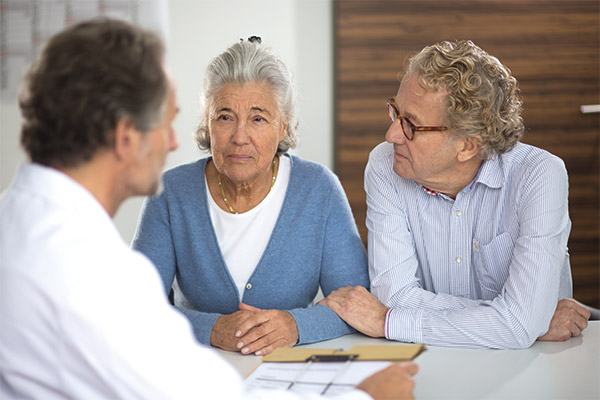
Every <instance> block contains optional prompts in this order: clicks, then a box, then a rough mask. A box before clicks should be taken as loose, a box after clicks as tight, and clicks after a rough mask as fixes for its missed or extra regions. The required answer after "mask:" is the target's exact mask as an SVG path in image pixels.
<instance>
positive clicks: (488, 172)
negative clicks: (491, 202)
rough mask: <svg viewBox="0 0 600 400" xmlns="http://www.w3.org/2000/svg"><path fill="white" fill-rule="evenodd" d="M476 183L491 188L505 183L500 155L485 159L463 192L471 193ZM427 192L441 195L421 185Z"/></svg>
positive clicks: (432, 194)
mask: <svg viewBox="0 0 600 400" xmlns="http://www.w3.org/2000/svg"><path fill="white" fill-rule="evenodd" d="M476 183H482V184H484V185H486V186H488V187H490V188H496V189H497V188H500V187H502V186H503V185H504V174H503V172H502V164H501V162H500V157H499V156H495V157H493V158H491V159H489V160H484V161H483V162H482V163H481V165H480V166H479V171H477V175H476V176H475V179H473V180H472V181H471V183H469V184H468V185H467V186H466V187H465V188H464V189H463V190H461V192H463V193H469V192H471V191H472V190H473V188H474V187H475V184H476ZM421 187H422V188H423V190H424V191H425V193H427V194H429V195H431V196H439V195H440V193H439V192H436V191H435V190H432V189H429V188H428V187H425V186H421Z"/></svg>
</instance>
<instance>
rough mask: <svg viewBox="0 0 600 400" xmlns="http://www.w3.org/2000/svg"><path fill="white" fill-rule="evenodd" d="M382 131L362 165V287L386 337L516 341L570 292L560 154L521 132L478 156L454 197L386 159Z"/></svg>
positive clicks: (539, 327) (527, 336) (546, 320)
mask: <svg viewBox="0 0 600 400" xmlns="http://www.w3.org/2000/svg"><path fill="white" fill-rule="evenodd" d="M393 162H394V155H393V146H392V144H390V143H382V144H380V145H379V146H377V147H376V148H375V149H374V150H373V151H372V152H371V155H370V157H369V163H368V165H367V168H366V170H365V191H366V193H367V206H368V209H367V221H366V223H367V228H368V230H369V240H368V242H369V243H368V246H369V252H368V254H369V274H370V278H371V291H372V292H373V294H375V295H376V296H377V297H378V298H379V299H380V300H381V301H382V303H384V304H385V305H386V306H387V307H390V310H389V311H388V313H387V317H386V321H385V324H386V325H385V327H386V328H385V330H386V333H385V334H386V337H387V338H388V339H392V340H399V341H405V342H416V343H425V344H430V345H436V346H438V345H440V346H462V347H487V348H499V349H511V348H526V347H529V346H530V345H531V344H533V342H534V341H535V340H536V339H537V338H538V337H539V336H541V335H543V334H544V333H546V331H547V330H548V327H549V324H550V320H551V318H552V315H553V314H554V311H555V309H556V303H557V302H558V300H560V299H562V298H565V297H571V296H572V282H571V269H570V265H569V254H568V251H567V240H568V238H569V232H570V230H571V221H570V220H569V212H568V178H567V171H566V169H565V166H564V163H563V162H562V160H561V159H559V158H558V157H556V156H554V155H552V154H550V153H548V152H547V151H544V150H542V149H539V148H536V147H533V146H529V145H526V144H522V143H519V144H518V145H517V146H516V147H515V148H514V149H513V150H511V151H509V152H507V153H505V154H502V155H499V156H497V157H496V158H494V159H493V160H488V161H484V162H483V164H482V165H481V167H480V169H479V173H478V175H477V177H476V178H475V180H474V181H473V182H472V183H471V184H470V185H468V186H467V187H466V188H465V189H463V190H462V191H461V192H460V193H458V195H457V196H456V199H455V200H453V199H452V198H450V197H447V196H445V195H443V194H439V195H436V194H431V193H428V192H427V191H426V190H424V188H423V187H422V186H420V185H419V184H417V183H416V182H414V181H412V180H409V179H405V178H402V177H400V176H398V175H397V174H396V173H395V172H394V171H393V168H392V167H393Z"/></svg>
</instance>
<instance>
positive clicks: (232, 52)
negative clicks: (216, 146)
mask: <svg viewBox="0 0 600 400" xmlns="http://www.w3.org/2000/svg"><path fill="white" fill-rule="evenodd" d="M231 83H234V84H238V85H244V84H248V83H266V84H267V85H268V86H269V87H270V88H271V90H272V91H273V96H274V97H275V100H276V102H277V104H278V106H279V111H280V112H281V114H282V116H283V119H284V120H287V122H288V125H287V134H286V137H285V138H284V139H283V140H282V141H281V142H279V145H278V146H277V154H283V153H285V152H286V151H288V149H290V148H294V147H296V145H297V143H298V136H297V134H296V129H297V126H298V123H297V121H296V115H295V108H296V93H295V88H294V85H293V82H292V77H291V74H290V72H289V71H288V69H287V67H286V66H285V64H284V63H283V62H282V61H281V60H280V59H279V58H277V57H276V56H275V55H274V54H273V53H272V52H271V51H270V50H268V49H266V48H264V47H262V45H261V44H260V41H259V40H252V41H240V42H239V43H236V44H234V45H232V46H231V47H229V48H228V49H227V50H225V51H224V52H223V53H221V54H220V55H219V56H217V57H216V58H215V59H214V60H213V61H212V62H211V63H210V64H209V66H208V67H207V69H206V74H205V76H204V90H203V92H202V98H201V100H202V109H203V110H204V111H203V112H204V115H203V118H202V120H201V122H200V124H199V126H198V128H197V129H196V133H195V138H196V143H197V144H198V147H199V148H200V149H201V150H209V151H210V135H209V132H208V125H207V121H208V118H207V112H208V111H207V110H208V109H209V107H210V104H211V102H212V100H213V98H214V96H215V94H216V93H218V92H219V90H221V88H222V87H223V86H225V85H227V84H231Z"/></svg>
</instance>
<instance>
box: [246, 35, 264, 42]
mask: <svg viewBox="0 0 600 400" xmlns="http://www.w3.org/2000/svg"><path fill="white" fill-rule="evenodd" d="M248 41H249V42H250V43H254V42H257V43H258V44H261V43H262V39H261V38H260V36H250V37H249V38H248Z"/></svg>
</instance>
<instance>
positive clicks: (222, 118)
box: [217, 114, 231, 121]
mask: <svg viewBox="0 0 600 400" xmlns="http://www.w3.org/2000/svg"><path fill="white" fill-rule="evenodd" d="M217 120H219V121H231V117H230V116H229V115H224V114H221V115H219V116H217Z"/></svg>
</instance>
